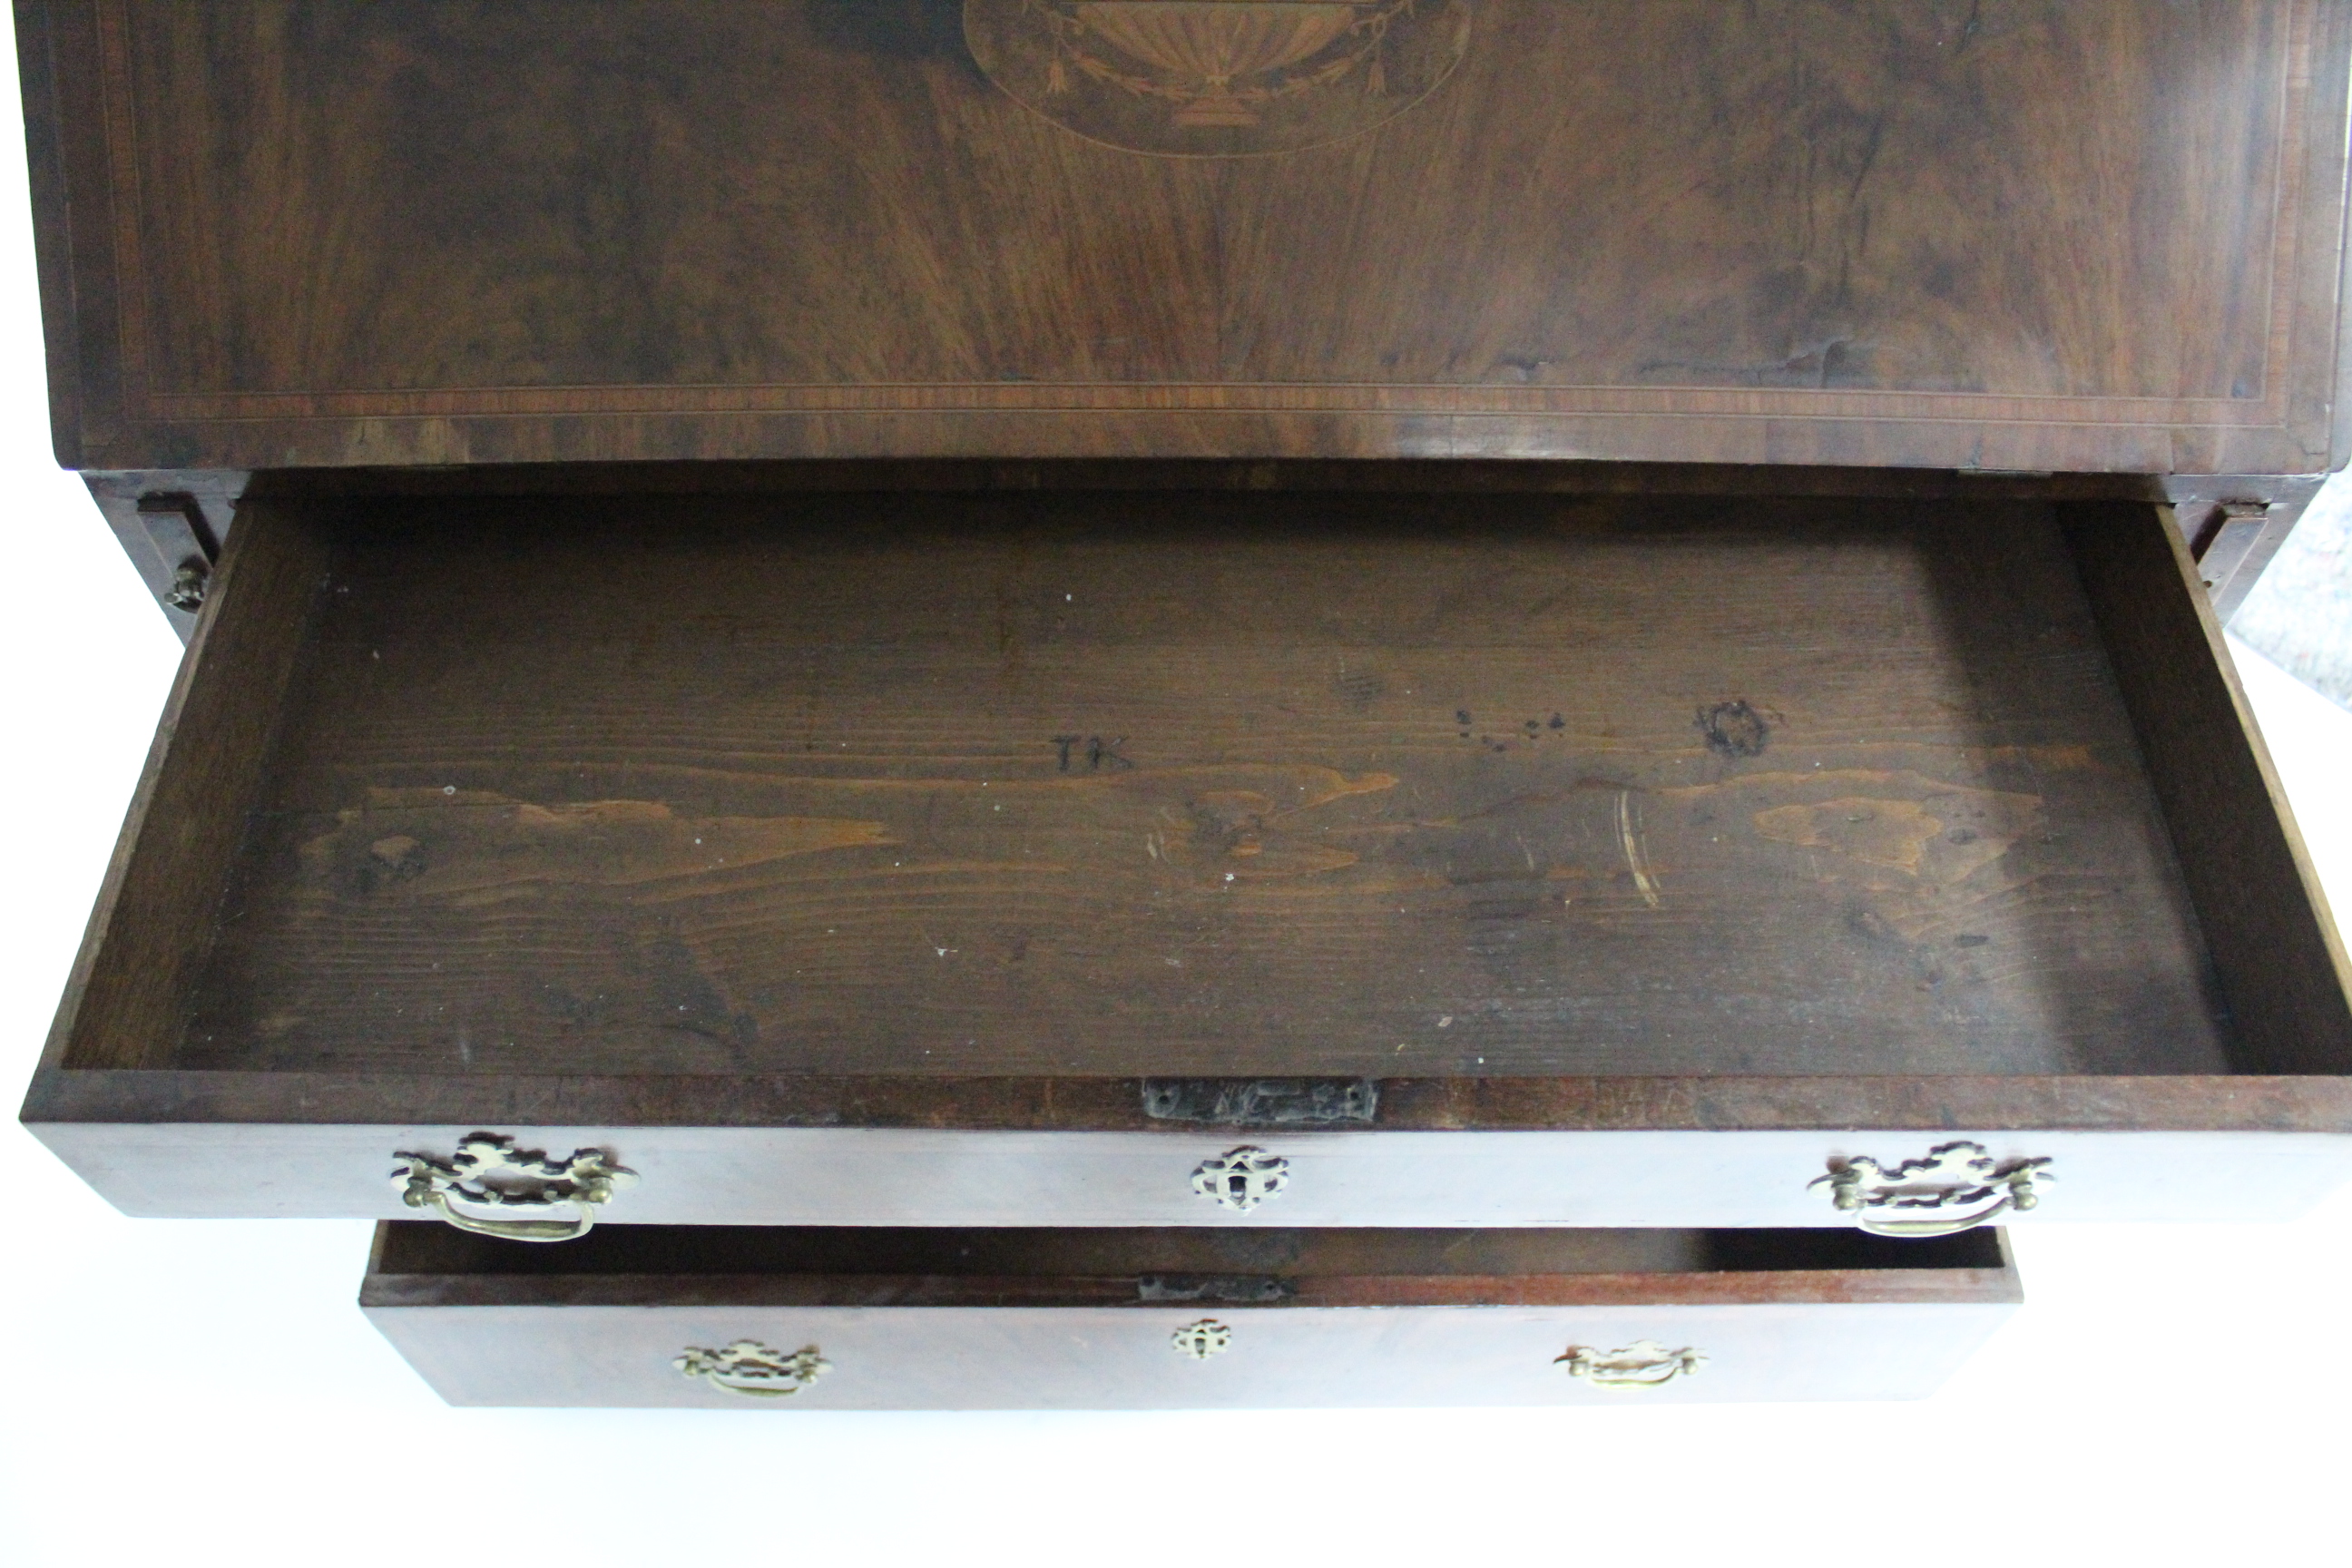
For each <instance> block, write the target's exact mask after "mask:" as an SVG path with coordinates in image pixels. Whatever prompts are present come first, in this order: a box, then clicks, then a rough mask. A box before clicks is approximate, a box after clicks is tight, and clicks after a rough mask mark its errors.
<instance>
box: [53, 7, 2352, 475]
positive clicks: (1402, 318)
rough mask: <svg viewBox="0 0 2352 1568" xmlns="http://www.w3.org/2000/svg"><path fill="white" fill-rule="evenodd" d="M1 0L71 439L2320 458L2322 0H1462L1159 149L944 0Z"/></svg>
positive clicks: (2329, 190) (524, 446)
mask: <svg viewBox="0 0 2352 1568" xmlns="http://www.w3.org/2000/svg"><path fill="white" fill-rule="evenodd" d="M24 4H25V5H26V7H27V9H28V11H29V12H30V13H32V14H33V15H32V16H31V18H30V19H31V22H32V24H33V25H31V26H26V27H25V28H24V29H23V37H25V39H26V45H25V47H26V49H27V50H28V51H31V52H28V53H27V54H26V63H25V70H26V79H27V81H28V83H35V84H36V85H37V86H39V87H40V89H41V90H40V91H38V92H37V93H35V94H33V95H32V96H29V97H28V103H30V104H31V105H32V109H33V112H34V114H35V116H36V118H37V120H38V121H40V129H39V130H38V131H37V152H38V151H40V150H41V149H42V148H45V147H47V146H49V145H50V144H51V143H52V142H54V144H55V145H56V147H57V149H58V152H57V153H56V155H55V156H54V157H50V156H47V154H44V155H43V157H42V158H41V159H40V160H39V162H40V164H41V168H42V169H43V170H44V171H48V172H47V173H44V174H43V175H42V180H41V182H39V183H38V184H37V189H38V190H39V191H40V193H41V195H40V207H41V211H40V219H41V226H42V229H43V236H44V244H45V246H46V247H47V251H46V252H45V254H58V253H64V254H69V256H70V269H71V270H70V282H69V284H68V283H67V282H66V281H65V280H64V279H60V278H59V277H58V275H57V273H56V270H55V269H52V271H51V274H50V281H49V282H48V284H47V285H46V286H45V298H46V299H47V310H48V324H49V329H50V335H51V340H52V345H53V351H58V345H66V344H70V345H72V363H70V364H68V363H66V361H65V360H64V359H63V358H60V359H59V360H58V362H57V371H56V374H57V376H58V388H59V394H60V395H59V399H58V403H57V412H58V420H59V423H58V443H59V450H60V452H61V454H63V455H64V456H65V457H66V459H67V460H68V462H69V463H73V464H78V465H79V464H86V465H89V466H106V467H134V466H197V465H202V466H215V467H255V466H261V467H270V466H280V465H285V464H289V463H309V464H350V463H368V462H388V463H418V462H425V463H436V462H480V461H493V460H530V461H545V460H588V459H624V458H625V459H646V458H730V457H784V456H835V457H839V456H853V455H861V454H863V455H882V456H888V455H920V454H938V455H945V454H959V453H961V454H971V455H986V456H1005V455H1040V456H1043V455H1087V454H1100V455H1161V456H1182V455H1199V456H1231V455H1269V456H1271V455H1285V454H1287V455H1299V456H1324V457H1394V456H1407V455H1420V456H1450V457H1476V456H1486V457H1539V458H1570V457H1619V458H1653V459H1655V458H1665V459H1697V460H1715V461H1753V462H1830V463H1880V464H1895V465H1920V466H1933V467H1947V468H1960V467H1988V468H2037V469H2052V468H2069V469H2072V468H2100V469H2113V470H2122V471H2145V472H2169V471H2201V472H2215V471H2242V472H2276V473H2291V472H2313V471H2318V470H2320V469H2322V468H2325V467H2326V466H2327V461H2328V457H2329V450H2330V437H2329V430H2330V426H2331V421H2332V420H2333V419H2334V417H2335V401H2336V400H2335V376H2336V358H2337V355H2336V336H2337V327H2336V321H2337V312H2336V292H2337V282H2338V278H2339V268H2340V259H2341V250H2342V247H2341V245H2340V235H2341V230H2342V222H2341V219H2342V192H2343V183H2344V182H2343V158H2344V146H2345V138H2344V134H2343V125H2344V100H2345V84H2346V77H2347V71H2346V68H2345V66H2346V62H2347V58H2352V20H2347V17H2352V9H2347V6H2345V5H2342V4H2339V3H2337V0H2210V3H2207V4H2201V5H2192V6H2179V5H2159V4H2156V3H2154V0H2147V3H2132V4H2116V5H2099V6H2084V5H2062V4H2058V3H2056V0H1987V3H1985V4H1981V5H1976V4H1971V5H1960V4H1957V3H1953V4H1941V3H1938V4H1932V5H1908V6H1902V7H1897V8H1895V9H1892V10H1886V11H1883V12H1879V11H1874V12H1871V13H1869V14H1868V15H1867V16H1858V15H1857V14H1856V13H1854V12H1853V10H1852V9H1851V8H1850V7H1846V6H1843V5H1834V4H1830V3H1828V0H1773V3H1771V4H1767V5H1754V6H1748V7H1743V8H1739V9H1738V10H1735V11H1733V12H1730V13H1726V12H1725V11H1724V10H1723V9H1722V8H1721V7H1720V6H1717V5H1708V4H1704V3H1701V0H1671V3H1666V4H1659V3H1656V0H1642V3H1638V4H1637V3H1635V0H1597V3H1594V4H1584V5H1553V4H1549V3H1545V0H1477V3H1476V4H1475V5H1473V6H1472V7H1471V10H1472V11H1473V12H1474V13H1475V19H1474V24H1473V26H1472V29H1471V37H1470V43H1469V47H1468V51H1467V53H1466V55H1465V58H1464V59H1463V61H1462V64H1461V66H1460V67H1459V68H1458V69H1456V70H1455V71H1454V73H1453V75H1452V76H1451V78H1449V79H1446V80H1445V81H1444V83H1443V84H1442V85H1440V86H1439V87H1437V88H1436V89H1435V90H1433V92H1431V94H1430V95H1429V97H1428V98H1427V99H1426V100H1423V101H1422V102H1420V103H1418V104H1417V105H1415V106H1414V107H1412V109H1411V110H1409V111H1407V112H1403V113H1401V114H1399V115H1397V116H1396V117H1395V118H1394V119H1392V120H1391V121H1388V122H1386V123H1385V124H1383V125H1381V127H1380V128H1378V129H1377V130H1373V131H1370V132H1367V133H1365V134H1362V135H1359V136H1355V137H1353V138H1351V139H1348V140H1344V141H1341V142H1336V143H1333V144H1331V145H1328V146H1322V147H1318V148H1314V149H1311V150H1307V151H1303V152H1298V153H1291V154H1288V155H1284V156H1270V157H1255V158H1208V159H1187V158H1155V157H1148V156H1143V155H1139V154H1137V153H1128V152H1122V151H1119V150H1117V149H1115V148H1111V147H1108V146H1105V145H1102V144H1101V143H1099V142H1096V141H1090V140H1087V138H1086V137H1084V136H1082V135H1079V134H1076V133H1074V132H1070V131H1067V130H1064V129H1062V128H1061V127H1059V126H1057V125H1055V124H1054V123H1053V122H1052V121H1048V120H1047V119H1045V118H1044V117H1042V116H1041V115H1039V114H1036V113H1033V112H1032V111H1031V110H1028V109H1025V108H1024V107H1023V106H1022V105H1021V104H1020V103H1019V102H1017V101H1015V100H1013V98H1012V97H1010V96H1008V95H1007V94H1006V93H1005V92H1003V91H1002V90H1000V89H998V88H997V87H996V86H994V85H993V84H992V83H991V82H990V81H989V80H988V79H987V78H986V77H985V76H984V75H983V74H982V72H981V71H980V70H979V69H978V68H976V67H975V65H974V63H973V61H972V58H971V55H970V53H969V51H968V50H967V48H966V46H965V44H964V41H963V37H962V33H961V26H959V23H958V7H957V6H956V5H954V3H953V0H888V3H874V0H860V3H858V4H855V5H853V4H851V3H849V0H777V3H774V4H768V5H750V4H746V5H730V6H724V7H714V6H707V5H683V4H649V5H633V6H628V7H610V8H604V7H598V8H591V9H588V10H584V11H583V10H582V9H581V8H579V7H576V6H569V5H558V4H555V3H554V0H511V3H508V4H502V5H476V4H472V3H469V0H432V3H428V4H417V5H404V6H398V7H383V6H371V5H359V4H347V3H338V0H310V3H305V4H274V3H272V4H264V3H261V0H234V3H224V4H220V5H207V6H205V7H201V8H194V7H148V6H136V5H127V4H125V3H124V0H49V3H48V4H46V5H44V4H40V3H39V0H24ZM44 47H46V49H47V64H46V65H45V62H44V60H43V59H42V58H39V51H40V50H41V49H43V48H44ZM2158 106H2160V110H2159V108H2158ZM59 352H61V351H59Z"/></svg>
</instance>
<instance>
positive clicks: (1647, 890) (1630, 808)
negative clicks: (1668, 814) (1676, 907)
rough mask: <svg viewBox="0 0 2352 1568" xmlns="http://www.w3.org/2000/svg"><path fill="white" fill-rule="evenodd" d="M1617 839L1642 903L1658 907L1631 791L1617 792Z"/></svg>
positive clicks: (1655, 883) (1637, 810) (1654, 885)
mask: <svg viewBox="0 0 2352 1568" xmlns="http://www.w3.org/2000/svg"><path fill="white" fill-rule="evenodd" d="M1617 837H1618V839H1619V841H1620V842H1622V844H1623V845H1624V846H1625V866H1626V868H1627V869H1628V870H1630V871H1632V872H1633V886H1634V888H1635V889H1638V890H1639V891H1640V893H1641V895H1642V901H1643V903H1645V904H1647V905H1649V906H1650V907H1651V908H1652V909H1656V908H1657V907H1658V884H1657V882H1656V881H1655V879H1653V878H1652V877H1651V875H1650V865H1649V862H1648V860H1647V859H1645V858H1643V854H1642V833H1641V808H1640V807H1639V806H1636V805H1634V804H1633V791H1632V790H1620V791H1618V792H1617Z"/></svg>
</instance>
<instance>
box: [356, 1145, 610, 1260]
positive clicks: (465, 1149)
mask: <svg viewBox="0 0 2352 1568" xmlns="http://www.w3.org/2000/svg"><path fill="white" fill-rule="evenodd" d="M393 1158H394V1159H395V1160H398V1161H401V1162H402V1164H401V1165H400V1168H399V1169H397V1170H395V1171H394V1172H393V1173H392V1182H393V1185H394V1187H396V1188H397V1189H398V1190H399V1192H400V1201H401V1202H402V1203H404V1204H406V1205H408V1206H409V1207H410V1208H413V1209H431V1210H433V1211H434V1212H435V1213H436V1214H438V1215H440V1216H441V1217H442V1218H443V1219H446V1220H447V1221H448V1222H449V1223H450V1224H451V1225H454V1226H457V1228H458V1229H459V1230H467V1231H471V1232H473V1233H474V1234H475V1235H477V1236H495V1237H499V1238H500V1239H501V1240H505V1241H570V1240H572V1239H573V1238H574V1237H583V1236H585V1235H587V1234H588V1231H589V1227H590V1226H593V1225H594V1224H595V1223H596V1209H597V1205H600V1204H604V1203H605V1202H608V1201H609V1200H610V1199H611V1198H612V1196H613V1194H614V1193H616V1192H619V1191H621V1190H622V1189H624V1188H626V1187H633V1186H635V1185H636V1181H637V1175H636V1173H635V1172H634V1171H630V1170H625V1169H624V1168H622V1167H621V1166H619V1165H616V1164H614V1163H612V1158H611V1156H609V1155H608V1154H606V1153H605V1152H604V1151H603V1150H602V1149H576V1150H574V1151H572V1157H571V1158H570V1159H568V1160H551V1159H549V1158H548V1157H547V1155H546V1153H545V1152H544V1151H541V1150H538V1149H531V1150H522V1149H517V1148H516V1147H515V1146H514V1140H513V1139H511V1138H508V1137H505V1136H502V1135H501V1134H499V1133H496V1132H469V1133H467V1135H466V1137H465V1139H464V1140H463V1141H462V1142H459V1143H458V1145H457V1152H456V1153H455V1154H453V1155H451V1156H450V1157H449V1158H448V1159H446V1160H444V1159H440V1158H438V1157H436V1156H435V1155H432V1154H419V1153H415V1152H408V1151H403V1152H397V1153H395V1154H394V1155H393ZM476 1210H488V1211H490V1212H488V1213H487V1214H484V1213H476V1212H474V1211H476ZM559 1215H560V1216H562V1217H552V1216H559Z"/></svg>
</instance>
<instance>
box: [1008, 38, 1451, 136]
mask: <svg viewBox="0 0 2352 1568" xmlns="http://www.w3.org/2000/svg"><path fill="white" fill-rule="evenodd" d="M964 35H965V37H966V38H967V39H969V41H970V42H971V51H972V56H973V58H975V59H977V60H978V61H979V62H980V67H981V68H982V70H984V71H986V72H987V73H988V75H989V76H990V78H991V79H993V80H994V81H995V82H996V83H997V85H998V86H1000V87H1002V88H1003V89H1004V90H1005V91H1007V92H1009V93H1011V94H1012V95H1013V97H1014V98H1016V99H1018V100H1020V101H1021V102H1023V103H1024V104H1025V105H1027V106H1028V107H1029V108H1031V109H1033V110H1036V111H1037V112H1038V113H1040V114H1043V115H1044V116H1045V117H1046V118H1047V119H1048V120H1051V121H1054V122H1055V124H1058V125H1061V126H1063V127H1065V128H1066V129H1068V130H1070V131H1074V132H1077V133H1078V134H1080V135H1082V136H1087V137H1089V138H1091V139H1093V140H1095V141H1098V142H1108V143H1110V144H1111V145H1113V146H1117V147H1123V148H1126V149H1128V150H1129V151H1131V152H1138V153H1162V154H1173V155H1177V156H1186V155H1189V156H1194V157H1236V156H1247V155H1250V154H1253V153H1290V152H1297V151H1298V150H1300V149H1302V148H1305V147H1310V146H1315V145H1317V144H1318V143H1321V142H1333V141H1338V140H1339V139H1341V138H1343V137H1348V136H1353V135H1356V134H1358V133H1359V132H1364V131H1369V130H1370V129H1371V128H1372V127H1373V126H1375V125H1378V124H1381V122H1383V121H1387V120H1390V119H1392V118H1393V117H1395V116H1396V115H1397V114H1399V113H1402V111H1403V110H1406V109H1408V108H1411V107H1412V105H1413V104H1414V103H1416V102H1418V101H1420V100H1422V99H1423V98H1424V97H1426V96H1427V95H1428V94H1429V93H1430V92H1431V91H1432V90H1433V89H1434V88H1436V86H1437V85H1438V84H1439V83H1440V82H1442V81H1443V80H1444V79H1445V78H1446V76H1447V75H1448V74H1450V73H1451V72H1452V70H1453V69H1454V66H1455V65H1456V64H1457V63H1458V62H1459V61H1460V60H1461V58H1462V56H1463V53H1464V51H1465V49H1467V47H1469V40H1470V5H1469V0H965V3H964Z"/></svg>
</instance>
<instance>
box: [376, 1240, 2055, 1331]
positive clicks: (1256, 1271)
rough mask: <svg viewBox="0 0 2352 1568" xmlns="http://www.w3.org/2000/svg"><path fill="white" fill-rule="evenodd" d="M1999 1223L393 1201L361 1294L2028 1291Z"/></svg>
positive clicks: (1422, 1297) (464, 1299)
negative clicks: (974, 1223) (496, 1223)
mask: <svg viewBox="0 0 2352 1568" xmlns="http://www.w3.org/2000/svg"><path fill="white" fill-rule="evenodd" d="M1187 1300H1192V1301H1197V1302H1199V1303H1200V1306H1201V1309H1202V1310H1204V1311H1228V1310H1235V1309H1240V1310H1256V1309H1260V1308H1286V1307H1287V1308H1316V1307H1339V1306H1355V1307H1407V1306H1436V1305H1444V1306H1532V1305H1539V1304H1561V1305H1565V1304H1571V1303H1595V1304H1597V1303H1607V1302H1620V1303H1622V1302H1643V1301H1658V1302H1665V1301H1675V1302H1690V1303H1702V1302H1719V1303H1731V1302H1757V1303H1763V1302H1801V1301H1882V1302H1895V1301H2017V1300H2022V1292H2021V1290H2020V1289H2019V1285H2018V1279H2017V1274H2016V1270H2015V1268H2013V1267H2012V1266H2011V1263H2010V1260H2009V1255H2008V1248H2007V1247H2006V1246H2005V1245H2004V1242H2003V1238H2002V1235H2001V1233H2000V1231H1999V1230H1996V1229H1984V1230H1975V1231H1969V1232H1966V1233H1964V1234H1962V1235H1959V1236H1956V1237H1946V1238H1943V1239H1940V1240H1929V1241H1924V1242H1922V1241H1916V1240H1914V1241H1906V1240H1889V1239H1886V1238H1885V1237H1873V1236H1866V1235H1864V1234H1863V1233H1862V1232H1859V1231H1851V1230H1769V1229H1758V1230H1713V1231H1709V1230H1642V1229H1620V1230H1550V1229H1496V1230H1411V1229H1395V1230H1376V1229H1346V1230H1332V1229H1293V1228H1278V1229H1254V1230H1246V1231H1214V1230H1199V1229H1191V1228H1162V1229H1099V1230H1095V1229H1064V1230H1050V1229H1016V1228H1003V1229H994V1228H992V1229H969V1228H961V1227H954V1226H931V1227H921V1228H897V1229H894V1228H890V1227H886V1226H832V1227H811V1226H645V1225H636V1226H605V1227H603V1228H601V1229H599V1230H596V1231H594V1232H592V1233H591V1234H590V1235H589V1236H588V1237H585V1238H583V1240H582V1241H580V1242H578V1243H576V1244H573V1245H567V1246H563V1247H544V1246H533V1245H531V1244H530V1243H527V1242H512V1241H493V1240H488V1239H486V1238H484V1237H472V1236H467V1235H465V1234H464V1233H463V1232H460V1231H457V1230H454V1229H452V1228H450V1227H449V1226H444V1225H435V1224H425V1223H418V1222H413V1221H398V1220H395V1221H389V1222H386V1223H383V1224H380V1225H378V1226H376V1237H375V1245H374V1247H373V1251H372V1252H371V1254H370V1256H369V1259H368V1272H367V1277H366V1279H365V1280H364V1281H363V1282H362V1286H361V1289H360V1304H361V1305H362V1307H369V1308H383V1307H409V1308H416V1307H456V1306H475V1307H479V1306H531V1305H565V1306H664V1307H685V1306H698V1305H725V1304H734V1303H752V1302H759V1303H766V1304H773V1305H786V1304H791V1305H803V1306H828V1305H829V1306H855V1307H1003V1306H1028V1307H1049V1306H1066V1307H1081V1306H1085V1307H1094V1306H1129V1307H1147V1308H1149V1307H1165V1306H1167V1305H1168V1304H1170V1303H1177V1302H1183V1301H1187Z"/></svg>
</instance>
